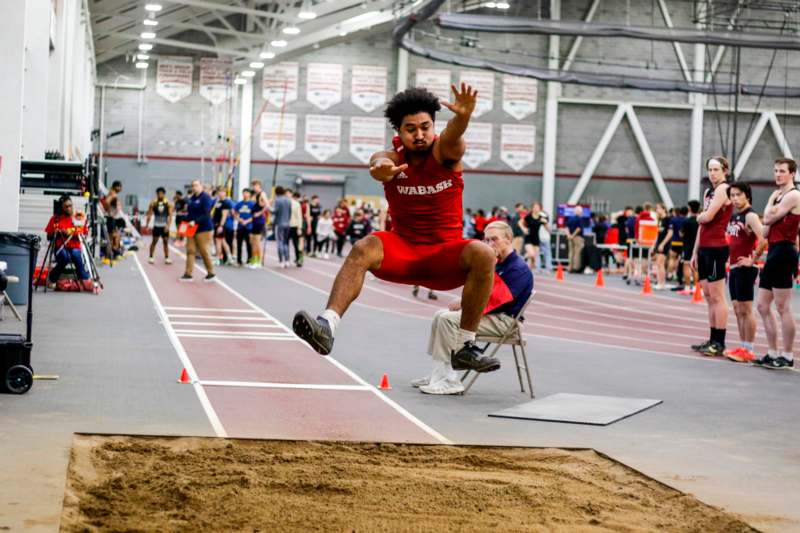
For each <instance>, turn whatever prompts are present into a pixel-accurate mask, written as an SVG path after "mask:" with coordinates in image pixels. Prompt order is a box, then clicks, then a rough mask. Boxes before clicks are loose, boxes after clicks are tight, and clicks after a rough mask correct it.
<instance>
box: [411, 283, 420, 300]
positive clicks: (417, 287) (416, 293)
mask: <svg viewBox="0 0 800 533" xmlns="http://www.w3.org/2000/svg"><path fill="white" fill-rule="evenodd" d="M418 294H419V285H414V288H413V289H411V296H413V297H414V298H416V297H417V295H418Z"/></svg>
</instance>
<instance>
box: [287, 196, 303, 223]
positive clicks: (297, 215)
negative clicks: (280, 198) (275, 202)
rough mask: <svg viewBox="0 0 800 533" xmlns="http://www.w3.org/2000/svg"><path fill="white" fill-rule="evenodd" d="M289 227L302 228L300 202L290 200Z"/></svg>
mask: <svg viewBox="0 0 800 533" xmlns="http://www.w3.org/2000/svg"><path fill="white" fill-rule="evenodd" d="M289 226H290V227H292V228H299V227H302V226H303V208H302V207H301V206H300V202H298V201H297V200H295V199H294V198H292V216H291V217H289Z"/></svg>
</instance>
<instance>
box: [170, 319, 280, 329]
mask: <svg viewBox="0 0 800 533" xmlns="http://www.w3.org/2000/svg"><path fill="white" fill-rule="evenodd" d="M172 325H173V326H217V327H223V328H280V326H279V325H277V324H225V323H223V322H177V321H173V322H172Z"/></svg>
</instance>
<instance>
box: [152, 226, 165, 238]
mask: <svg viewBox="0 0 800 533" xmlns="http://www.w3.org/2000/svg"><path fill="white" fill-rule="evenodd" d="M161 237H169V230H168V229H167V227H166V226H153V238H154V239H159V238H161Z"/></svg>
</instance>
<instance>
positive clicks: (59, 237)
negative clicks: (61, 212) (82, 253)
mask: <svg viewBox="0 0 800 533" xmlns="http://www.w3.org/2000/svg"><path fill="white" fill-rule="evenodd" d="M67 230H74V232H75V233H86V228H85V227H83V226H76V225H75V224H74V223H73V222H72V218H71V217H67V216H57V215H53V216H52V217H50V221H49V222H48V223H47V227H46V228H45V229H44V232H45V233H47V236H48V237H50V238H53V237H54V236H55V239H56V242H55V247H56V250H58V249H59V248H61V247H62V246H63V245H64V243H65V242H66V243H67V248H75V249H80V247H81V241H80V239H78V237H77V236H75V237H72V238H71V239H69V237H70V236H69V234H68V233H67ZM67 239H69V241H67Z"/></svg>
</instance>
